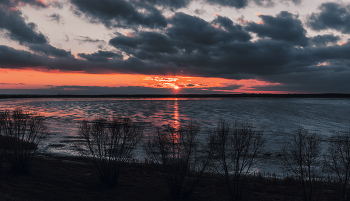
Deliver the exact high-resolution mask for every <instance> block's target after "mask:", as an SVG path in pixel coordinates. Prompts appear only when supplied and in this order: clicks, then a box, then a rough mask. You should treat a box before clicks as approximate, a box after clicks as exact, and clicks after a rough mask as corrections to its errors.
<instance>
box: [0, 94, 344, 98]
mask: <svg viewBox="0 0 350 201" xmlns="http://www.w3.org/2000/svg"><path fill="white" fill-rule="evenodd" d="M9 98H350V94H341V93H324V94H254V93H252V94H106V95H67V94H62V95H59V94H58V95H40V94H0V99H9Z"/></svg>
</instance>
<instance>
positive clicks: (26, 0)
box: [0, 0, 48, 8]
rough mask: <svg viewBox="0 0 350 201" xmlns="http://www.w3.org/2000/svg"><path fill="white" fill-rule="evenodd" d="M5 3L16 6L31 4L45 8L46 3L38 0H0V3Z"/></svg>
mask: <svg viewBox="0 0 350 201" xmlns="http://www.w3.org/2000/svg"><path fill="white" fill-rule="evenodd" d="M1 4H2V5H6V6H9V7H16V6H18V5H19V4H20V5H23V4H24V5H31V6H35V7H39V8H46V7H47V6H48V4H46V3H43V1H39V0H0V5H1Z"/></svg>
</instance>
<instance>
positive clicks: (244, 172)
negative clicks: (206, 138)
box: [210, 119, 265, 200]
mask: <svg viewBox="0 0 350 201" xmlns="http://www.w3.org/2000/svg"><path fill="white" fill-rule="evenodd" d="M264 143H265V139H264V138H263V136H262V133H261V132H259V131H257V130H255V129H254V128H253V126H252V124H250V123H238V122H235V123H234V124H233V126H232V125H231V124H230V123H228V122H227V121H226V120H223V119H221V120H220V122H219V123H218V126H217V128H216V129H215V130H214V132H213V134H212V136H211V138H210V145H211V147H212V149H213V150H214V156H215V157H214V158H215V160H216V162H217V165H216V170H217V173H219V174H221V175H222V176H223V178H224V180H225V184H226V187H227V190H228V192H229V194H230V197H231V198H232V199H233V200H242V197H243V189H244V187H245V184H246V182H247V178H248V176H250V175H252V173H253V172H252V169H251V168H252V165H253V164H254V162H255V161H256V159H257V157H258V156H259V154H260V153H261V152H262V151H263V148H264Z"/></svg>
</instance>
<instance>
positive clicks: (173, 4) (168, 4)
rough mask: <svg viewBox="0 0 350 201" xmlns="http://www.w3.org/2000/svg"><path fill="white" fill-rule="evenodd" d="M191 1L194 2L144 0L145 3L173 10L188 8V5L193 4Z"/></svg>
mask: <svg viewBox="0 0 350 201" xmlns="http://www.w3.org/2000/svg"><path fill="white" fill-rule="evenodd" d="M191 1H192V0H166V1H164V0H143V2H147V3H150V4H154V5H157V6H161V7H164V8H168V9H171V10H176V9H179V8H184V7H187V6H188V4H190V3H191Z"/></svg>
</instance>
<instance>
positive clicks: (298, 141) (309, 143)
mask: <svg viewBox="0 0 350 201" xmlns="http://www.w3.org/2000/svg"><path fill="white" fill-rule="evenodd" d="M320 141H321V137H320V136H319V135H317V134H316V133H313V132H310V131H309V130H306V129H302V128H299V129H297V130H296V131H295V134H294V135H293V140H292V142H291V143H290V144H285V146H283V148H282V153H281V155H282V162H283V165H284V167H285V168H286V169H287V170H288V171H289V172H290V173H292V175H293V176H294V177H296V178H297V179H298V180H299V181H300V183H301V188H302V192H303V196H302V197H303V199H304V200H305V201H311V200H313V195H314V191H315V189H314V184H315V179H317V178H320V175H319V174H318V172H319V171H320V167H319V165H320V162H321V160H320V155H321V147H320Z"/></svg>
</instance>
